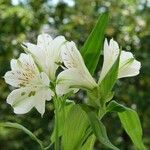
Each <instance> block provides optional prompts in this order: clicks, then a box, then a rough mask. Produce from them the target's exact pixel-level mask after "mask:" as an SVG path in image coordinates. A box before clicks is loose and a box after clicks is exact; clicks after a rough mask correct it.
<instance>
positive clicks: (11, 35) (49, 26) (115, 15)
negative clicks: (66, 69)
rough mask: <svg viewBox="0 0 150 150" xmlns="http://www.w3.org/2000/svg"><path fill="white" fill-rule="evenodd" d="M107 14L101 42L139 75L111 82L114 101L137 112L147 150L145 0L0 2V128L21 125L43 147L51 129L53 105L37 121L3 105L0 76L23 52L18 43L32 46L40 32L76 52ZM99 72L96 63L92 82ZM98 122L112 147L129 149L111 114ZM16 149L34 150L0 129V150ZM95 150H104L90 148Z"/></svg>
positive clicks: (148, 22)
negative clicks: (108, 42)
mask: <svg viewBox="0 0 150 150" xmlns="http://www.w3.org/2000/svg"><path fill="white" fill-rule="evenodd" d="M107 11H108V12H109V15H110V20H109V24H108V26H107V30H106V35H105V36H106V37H107V38H112V37H113V38H114V39H115V40H117V41H118V42H119V44H120V45H121V46H122V48H123V49H125V50H127V51H131V52H133V53H134V55H135V57H136V58H137V59H138V60H139V61H141V63H142V68H141V73H140V75H138V76H137V77H133V78H132V77H131V78H126V79H121V80H119V81H118V82H117V84H116V87H115V89H116V94H115V99H116V100H117V101H118V102H120V103H122V104H125V105H126V106H129V107H132V108H133V109H136V110H137V112H138V114H139V116H140V120H141V123H142V127H143V134H144V136H143V140H144V143H145V145H146V146H147V147H148V148H149V149H150V99H149V98H150V53H149V50H150V49H149V48H150V0H0V76H1V78H0V122H1V121H11V122H18V123H21V124H23V125H24V126H25V127H27V128H29V129H30V130H31V131H34V134H35V135H37V136H38V137H39V138H40V139H41V140H43V141H45V144H48V142H49V139H50V134H51V132H52V128H53V126H52V124H53V105H50V103H49V104H47V108H46V112H45V114H44V117H43V118H41V117H40V115H39V114H38V113H37V111H36V110H34V109H33V110H32V111H30V112H29V113H28V114H25V115H15V114H14V113H13V110H12V108H11V107H10V106H9V105H8V104H7V103H6V101H5V100H6V97H7V95H8V94H9V92H10V91H11V90H12V87H10V86H8V85H6V84H5V82H4V80H3V78H2V76H3V75H4V74H5V72H6V71H7V70H9V69H10V65H9V61H10V60H11V59H12V58H17V57H18V55H19V54H20V53H21V52H23V49H22V48H21V46H20V44H21V43H22V42H24V41H27V40H28V41H30V42H36V37H37V35H38V34H40V33H41V32H46V33H49V34H50V35H52V36H53V37H55V36H57V35H64V36H65V37H66V38H67V39H68V40H73V41H75V42H76V43H77V44H78V47H79V49H80V47H81V46H82V45H83V43H84V42H85V40H86V38H87V37H88V35H89V33H90V31H91V29H92V28H93V26H94V24H95V23H96V20H97V18H98V16H99V15H100V14H101V13H102V12H107ZM97 42H99V41H97ZM100 67H101V62H100V63H99V65H98V67H97V73H96V74H95V76H97V74H98V72H99V71H100ZM78 102H79V100H78ZM103 121H104V124H105V125H106V126H107V130H108V134H109V137H110V139H111V141H112V142H113V143H114V144H115V145H116V146H118V147H119V148H120V149H121V150H132V149H133V146H132V143H131V141H130V140H129V138H128V136H127V135H126V134H125V132H124V131H123V130H122V128H121V126H120V122H119V120H118V118H117V116H116V114H110V115H107V116H106V117H105V118H104V119H103ZM17 149H18V150H31V149H32V150H34V149H35V150H37V149H39V147H38V145H37V144H36V143H34V141H32V140H30V138H29V137H28V136H27V135H25V134H24V133H22V132H21V131H18V130H15V129H8V128H0V150H17ZM95 149H102V150H106V149H107V148H104V147H103V145H101V144H100V143H98V142H96V144H95Z"/></svg>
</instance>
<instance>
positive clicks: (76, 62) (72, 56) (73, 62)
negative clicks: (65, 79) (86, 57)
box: [61, 42, 85, 69]
mask: <svg viewBox="0 0 150 150" xmlns="http://www.w3.org/2000/svg"><path fill="white" fill-rule="evenodd" d="M61 57H62V61H63V62H64V64H65V66H66V67H67V68H82V69H85V65H84V61H83V58H82V56H81V54H80V52H79V51H78V49H77V48H76V45H75V43H74V42H66V43H65V44H64V45H63V46H62V47H61Z"/></svg>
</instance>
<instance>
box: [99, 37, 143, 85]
mask: <svg viewBox="0 0 150 150" xmlns="http://www.w3.org/2000/svg"><path fill="white" fill-rule="evenodd" d="M118 55H119V46H118V43H117V42H116V41H114V40H113V39H111V40H110V42H109V44H108V42H107V39H106V40H105V42H104V61H103V67H102V71H101V74H100V80H99V83H100V82H101V81H102V80H103V79H104V77H105V76H106V74H107V73H108V72H109V70H110V69H111V67H112V66H113V64H114V62H115V61H116V59H117V58H118ZM140 67H141V63H140V62H139V61H137V60H135V59H134V57H133V54H132V53H131V52H125V51H121V55H120V62H119V70H118V78H123V77H129V76H135V75H138V74H139V70H140Z"/></svg>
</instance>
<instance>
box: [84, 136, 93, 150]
mask: <svg viewBox="0 0 150 150" xmlns="http://www.w3.org/2000/svg"><path fill="white" fill-rule="evenodd" d="M94 143H95V135H93V134H92V135H91V136H89V138H88V139H87V140H86V142H85V143H84V145H83V146H82V147H81V150H93V147H94Z"/></svg>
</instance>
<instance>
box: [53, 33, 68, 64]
mask: <svg viewBox="0 0 150 150" xmlns="http://www.w3.org/2000/svg"><path fill="white" fill-rule="evenodd" d="M65 41H66V39H65V37H64V36H57V37H56V38H55V39H54V40H53V41H52V50H51V52H50V54H51V56H52V58H54V61H55V62H59V61H60V60H61V59H60V51H61V46H62V45H63V44H64V42H65Z"/></svg>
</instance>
